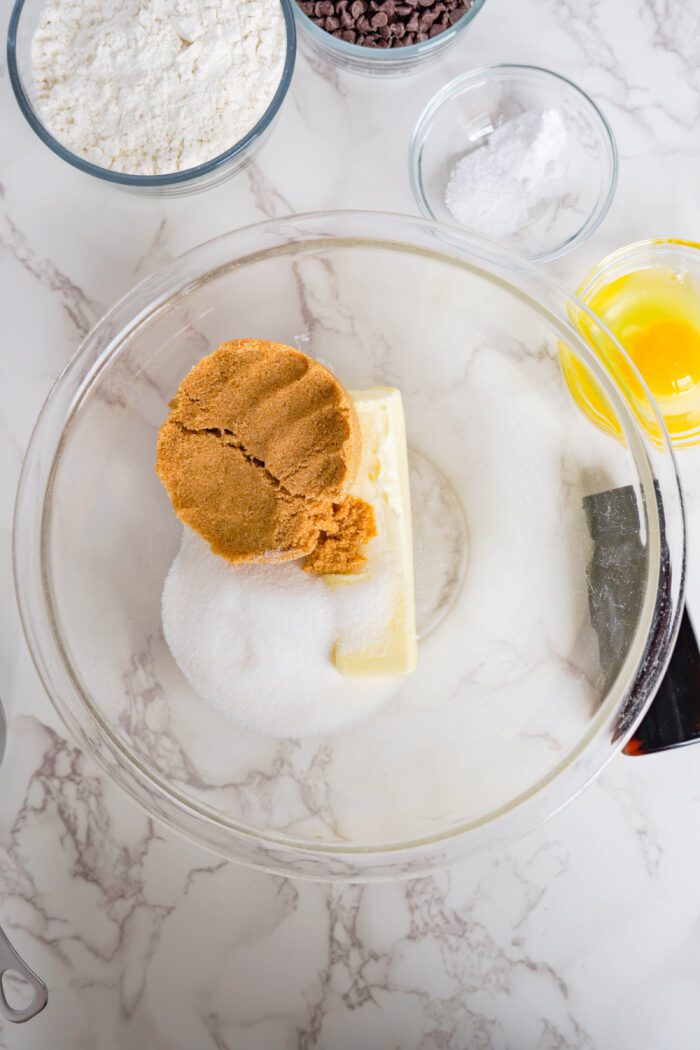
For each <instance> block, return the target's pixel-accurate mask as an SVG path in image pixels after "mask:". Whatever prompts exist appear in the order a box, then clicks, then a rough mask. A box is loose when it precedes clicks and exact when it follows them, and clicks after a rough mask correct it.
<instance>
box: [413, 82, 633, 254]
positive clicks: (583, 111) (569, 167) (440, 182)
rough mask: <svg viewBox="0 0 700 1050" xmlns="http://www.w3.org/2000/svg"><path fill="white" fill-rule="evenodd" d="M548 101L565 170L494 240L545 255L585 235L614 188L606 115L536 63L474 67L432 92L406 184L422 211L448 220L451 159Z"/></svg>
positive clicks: (614, 158) (594, 225)
mask: <svg viewBox="0 0 700 1050" xmlns="http://www.w3.org/2000/svg"><path fill="white" fill-rule="evenodd" d="M548 107H553V108H555V109H557V110H559V112H560V113H561V115H562V117H563V120H564V123H565V126H566V131H567V156H566V162H565V171H564V174H563V175H562V177H561V179H558V180H557V182H556V184H555V185H554V186H553V190H554V193H553V196H552V197H551V198H550V199H549V200H547V201H543V202H542V203H541V204H540V205H538V206H537V207H536V208H535V209H534V210H533V212H532V214H531V215H530V217H529V220H528V222H527V224H526V225H525V226H524V227H523V228H522V229H520V230H518V231H517V232H516V233H513V234H510V235H508V236H506V237H500V238H494V239H497V240H499V241H500V243H502V244H504V245H506V246H507V247H508V248H510V249H511V250H512V251H515V252H517V253H518V255H521V256H524V257H526V258H529V259H532V260H533V261H535V262H547V261H549V260H551V259H556V258H558V257H559V256H561V255H564V254H565V253H566V252H569V251H571V249H572V248H574V247H575V246H576V245H577V244H580V243H581V241H583V240H585V239H586V238H587V237H590V235H591V234H592V233H593V231H594V230H595V229H596V228H597V227H598V226H599V225H600V223H601V222H602V220H603V218H604V216H605V214H606V213H607V211H608V208H609V207H610V204H611V202H612V199H613V196H614V194H615V187H616V185H617V170H618V160H617V147H616V145H615V139H614V138H613V133H612V131H611V129H610V125H609V124H608V122H607V120H606V119H605V117H604V116H603V114H602V113H601V111H600V110H599V109H598V107H597V106H596V104H595V102H593V100H592V99H591V98H589V96H588V95H587V94H586V93H585V92H584V91H582V90H581V88H579V87H577V85H576V84H573V83H572V82H571V81H570V80H567V79H566V77H562V76H559V75H558V74H557V73H552V72H551V71H549V70H547V69H540V68H539V67H538V66H521V65H498V66H490V67H487V68H483V69H475V70H473V71H472V72H470V73H465V74H464V75H463V76H460V77H457V79H456V80H453V81H452V82H451V83H449V84H447V85H446V86H445V87H444V88H442V89H441V90H440V91H439V92H438V93H437V94H436V95H435V96H434V97H433V98H432V99H431V101H430V102H429V103H428V105H427V106H426V108H425V110H424V111H423V113H422V115H421V117H420V119H419V121H418V124H417V125H416V130H415V132H414V134H413V139H412V142H411V147H410V153H409V171H410V178H411V186H412V189H413V193H414V195H415V198H416V201H417V202H418V206H419V208H420V210H421V211H422V212H423V214H424V215H426V216H427V217H428V218H430V219H437V220H439V221H440V222H447V223H451V224H453V225H455V223H456V220H455V219H454V217H453V216H452V214H451V212H450V211H449V210H448V208H447V206H446V204H445V189H446V186H447V183H448V181H449V177H450V174H451V172H452V170H453V168H454V166H455V164H456V162H457V161H458V160H459V159H460V158H461V157H462V156H464V154H465V153H468V152H469V151H470V150H472V149H474V148H475V147H478V146H481V145H483V144H484V143H485V142H486V141H487V140H488V138H489V136H490V135H491V134H492V133H493V131H495V129H496V128H498V127H499V126H501V125H502V124H505V123H506V122H508V121H510V120H513V119H515V118H517V117H519V116H521V115H522V114H523V113H527V112H530V111H533V110H538V109H544V108H548ZM457 225H459V224H457ZM462 228H463V227H462ZM473 232H477V233H478V232H480V231H478V230H477V231H473Z"/></svg>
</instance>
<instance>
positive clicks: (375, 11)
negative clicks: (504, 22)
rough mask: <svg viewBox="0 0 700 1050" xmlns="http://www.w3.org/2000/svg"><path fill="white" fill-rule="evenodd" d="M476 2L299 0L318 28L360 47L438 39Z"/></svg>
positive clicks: (301, 6)
mask: <svg viewBox="0 0 700 1050" xmlns="http://www.w3.org/2000/svg"><path fill="white" fill-rule="evenodd" d="M473 2H474V0H297V3H298V4H299V7H300V8H301V10H302V11H303V12H304V14H305V15H307V16H308V17H309V18H310V19H311V20H312V22H314V23H315V24H316V25H317V26H319V28H321V29H323V30H325V32H327V33H331V34H332V35H333V36H337V37H339V38H340V39H342V40H345V41H346V43H348V44H355V45H357V46H359V47H371V48H382V49H385V48H388V47H410V46H411V44H416V43H423V42H424V41H426V40H430V39H432V38H433V37H436V36H439V34H440V33H443V32H444V31H445V30H446V29H448V28H449V27H450V26H451V25H454V23H455V22H458V21H459V20H460V18H461V17H462V16H463V15H464V13H465V12H466V11H467V10H469V7H471V5H472V3H473Z"/></svg>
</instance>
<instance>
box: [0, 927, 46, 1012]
mask: <svg viewBox="0 0 700 1050" xmlns="http://www.w3.org/2000/svg"><path fill="white" fill-rule="evenodd" d="M8 970H14V971H15V972H16V973H18V974H20V975H21V976H22V977H24V979H25V981H28V982H29V984H30V985H31V987H32V991H33V992H34V998H33V999H32V1001H31V1003H30V1004H29V1006H25V1007H24V1009H23V1010H15V1008H14V1007H13V1006H10V1004H9V1003H8V1001H7V999H6V998H5V991H4V989H3V986H2V978H3V976H4V974H5V973H6V972H7V971H8ZM48 1000H49V993H48V990H47V988H46V985H45V984H44V982H43V981H42V980H40V979H39V978H38V977H37V975H36V974H35V973H33V972H32V970H30V969H29V967H28V966H27V965H26V963H24V962H23V961H22V960H21V959H20V957H19V955H18V954H17V952H16V951H15V950H14V948H13V947H12V945H11V944H10V942H9V941H8V939H7V937H6V936H5V934H4V932H3V929H2V927H0V1013H1V1014H2V1015H3V1017H6V1018H7V1020H8V1021H14V1023H15V1024H21V1023H22V1022H23V1021H29V1020H30V1019H31V1018H32V1017H36V1015H37V1014H38V1013H41V1011H42V1010H43V1009H44V1007H45V1006H46V1004H47V1002H48Z"/></svg>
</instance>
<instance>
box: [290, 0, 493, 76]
mask: <svg viewBox="0 0 700 1050" xmlns="http://www.w3.org/2000/svg"><path fill="white" fill-rule="evenodd" d="M292 3H293V4H294V16H295V18H296V19H297V20H298V22H299V25H300V26H301V27H302V29H303V31H304V32H305V33H307V34H308V35H309V37H310V38H311V39H312V40H315V41H317V42H318V43H319V45H322V46H323V47H324V48H329V49H330V50H331V51H335V52H336V53H337V54H338V56H339V57H340V56H342V57H344V58H347V59H348V60H349V61H352V62H354V61H358V60H359V59H363V60H367V62H369V63H372V62H376V63H378V64H380V63H384V64H385V65H387V66H391V65H400V64H401V62H402V61H404V62H405V61H406V60H410V59H412V58H418V57H419V56H421V57H422V56H425V55H429V54H430V52H431V51H434V50H439V49H440V48H439V46H438V45H443V46H444V45H445V44H446V43H447V42H448V40H453V39H454V37H455V36H457V34H458V33H461V32H462V30H463V29H466V28H467V26H468V25H470V24H471V22H472V21H473V20H474V19H475V18H476V16H477V15H478V13H479V11H481V9H482V7H483V6H484V4H485V3H486V0H474V3H473V4H472V6H471V7H470V8H469V10H468V11H465V12H464V14H463V15H462V17H461V18H460V19H459V20H458V21H457V22H455V24H454V25H452V26H450V27H449V28H448V29H445V30H444V32H442V33H438V35H437V36H434V37H431V38H430V39H429V40H421V41H419V42H418V43H417V44H408V45H407V46H406V47H391V48H389V47H386V48H380V47H378V48H373V47H365V46H364V44H350V43H348V41H347V40H341V39H340V38H339V37H337V36H334V35H333V34H332V33H329V32H328V31H327V30H326V29H321V28H320V27H319V26H317V25H315V24H314V23H313V22H312V21H311V19H310V18H309V16H308V15H307V14H305V13H304V12H303V11H302V9H301V8H300V7H299V4H298V2H297V0H292Z"/></svg>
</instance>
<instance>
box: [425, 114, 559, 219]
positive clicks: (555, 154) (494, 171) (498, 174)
mask: <svg viewBox="0 0 700 1050" xmlns="http://www.w3.org/2000/svg"><path fill="white" fill-rule="evenodd" d="M566 142H567V134H566V126H565V124H564V120H563V118H562V115H561V113H560V112H559V110H558V109H539V110H533V111H531V112H530V113H525V114H523V116H522V117H517V118H516V119H515V120H510V121H508V122H507V123H506V124H502V125H501V126H500V127H499V128H496V130H495V131H494V132H493V134H492V135H491V136H490V138H489V140H488V142H487V143H486V144H485V145H483V146H479V147H478V148H477V149H474V150H472V151H471V152H470V153H467V154H466V155H465V156H464V157H462V158H461V160H459V161H458V162H457V164H456V165H455V167H454V169H453V171H452V174H451V175H450V179H449V182H448V184H447V189H446V190H445V204H446V206H447V208H448V210H449V212H450V214H451V215H452V216H453V218H455V219H457V221H458V222H460V223H461V224H462V225H463V226H466V227H468V228H469V229H470V230H474V231H476V232H477V233H484V234H487V235H491V236H494V237H499V236H506V235H508V234H512V233H517V231H518V230H520V229H522V227H523V226H525V225H526V223H527V222H528V221H529V219H530V218H531V216H532V213H533V211H534V209H535V208H536V207H537V205H538V204H540V203H541V202H542V201H544V200H546V199H547V197H548V196H550V195H551V194H552V191H553V188H554V186H555V183H556V180H558V179H561V177H562V175H563V174H564V168H565V158H566Z"/></svg>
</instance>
